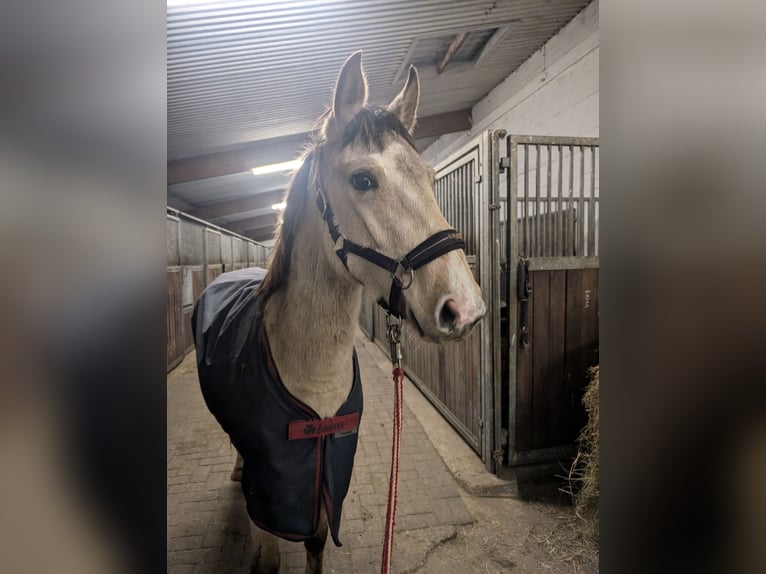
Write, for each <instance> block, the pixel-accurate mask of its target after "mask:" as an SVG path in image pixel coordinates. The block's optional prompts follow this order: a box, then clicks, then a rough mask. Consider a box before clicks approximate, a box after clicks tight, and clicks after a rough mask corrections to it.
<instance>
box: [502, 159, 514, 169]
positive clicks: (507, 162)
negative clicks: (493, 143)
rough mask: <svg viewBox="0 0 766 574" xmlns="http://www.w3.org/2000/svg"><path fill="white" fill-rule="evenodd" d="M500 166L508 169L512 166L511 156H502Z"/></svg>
mask: <svg viewBox="0 0 766 574" xmlns="http://www.w3.org/2000/svg"><path fill="white" fill-rule="evenodd" d="M500 167H502V168H504V169H508V168H509V167H511V158H509V157H501V158H500Z"/></svg>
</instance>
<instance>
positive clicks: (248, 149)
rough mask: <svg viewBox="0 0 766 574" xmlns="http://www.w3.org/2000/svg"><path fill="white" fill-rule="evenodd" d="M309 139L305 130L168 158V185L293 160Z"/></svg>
mask: <svg viewBox="0 0 766 574" xmlns="http://www.w3.org/2000/svg"><path fill="white" fill-rule="evenodd" d="M308 138H309V133H308V132H304V133H300V134H294V135H290V136H286V137H281V138H271V139H267V140H260V141H255V142H252V143H250V144H248V145H246V146H243V147H241V148H237V149H234V150H229V151H224V152H220V153H212V154H210V155H201V156H196V157H190V158H185V159H176V160H171V161H169V162H168V185H173V184H175V183H183V182H186V181H195V180H198V179H207V178H210V177H218V176H221V175H229V174H232V173H242V172H244V171H250V169H251V168H253V167H255V166H258V165H266V164H270V163H276V162H280V161H285V160H287V159H292V158H294V157H295V156H297V155H298V154H299V153H300V150H301V147H302V146H303V145H304V144H305V143H306V142H307V141H308Z"/></svg>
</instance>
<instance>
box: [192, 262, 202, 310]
mask: <svg viewBox="0 0 766 574" xmlns="http://www.w3.org/2000/svg"><path fill="white" fill-rule="evenodd" d="M204 289H205V270H204V269H201V268H200V269H192V293H193V296H194V302H195V303H196V302H197V299H199V296H200V295H202V291H203V290H204Z"/></svg>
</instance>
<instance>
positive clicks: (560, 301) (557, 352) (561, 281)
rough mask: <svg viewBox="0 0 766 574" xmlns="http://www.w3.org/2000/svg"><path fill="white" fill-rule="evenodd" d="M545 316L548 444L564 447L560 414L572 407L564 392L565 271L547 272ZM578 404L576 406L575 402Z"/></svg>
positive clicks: (563, 420)
mask: <svg viewBox="0 0 766 574" xmlns="http://www.w3.org/2000/svg"><path fill="white" fill-rule="evenodd" d="M548 278H549V281H550V289H549V294H550V297H549V300H548V306H547V309H546V311H547V314H548V327H547V333H546V335H547V338H548V345H547V346H548V358H547V368H546V374H545V376H546V380H547V381H548V384H547V387H548V388H547V392H546V403H545V404H546V407H547V414H548V416H549V417H550V418H549V422H550V424H549V429H550V435H549V438H548V443H549V444H553V445H560V444H566V443H568V442H570V439H571V437H570V436H569V434H568V429H567V425H566V416H562V413H566V412H568V410H569V409H571V408H572V405H571V404H570V401H569V397H568V396H567V395H566V393H565V392H564V390H565V389H564V361H565V356H564V350H565V346H566V339H565V337H566V279H567V272H566V271H563V270H562V271H551V272H549V273H548ZM578 404H579V403H578Z"/></svg>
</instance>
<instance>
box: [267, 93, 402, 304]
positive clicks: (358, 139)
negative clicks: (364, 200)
mask: <svg viewBox="0 0 766 574" xmlns="http://www.w3.org/2000/svg"><path fill="white" fill-rule="evenodd" d="M330 117H331V110H330V109H328V110H326V111H325V112H324V113H323V114H322V115H321V116H319V119H318V120H317V124H316V126H315V127H314V130H313V131H312V134H311V139H310V141H309V143H308V144H307V146H306V148H305V150H304V152H303V154H302V156H301V158H302V159H303V163H302V164H301V167H300V168H298V171H296V172H295V173H294V174H293V176H292V178H291V179H290V183H289V185H288V187H287V190H288V191H287V194H286V195H285V200H284V201H285V204H286V205H285V209H284V211H283V212H282V217H281V219H280V222H279V226H278V228H277V231H276V237H275V241H274V247H273V250H272V252H271V257H270V262H269V266H268V271H267V273H266V277H265V278H264V279H263V282H262V283H261V284H260V286H259V287H258V290H257V292H256V295H257V296H260V297H261V301H262V303H265V302H266V301H267V300H268V298H269V297H271V295H273V294H274V293H276V292H277V291H279V290H280V289H282V288H283V287H284V286H285V285H286V284H287V280H288V278H289V276H290V258H291V255H292V251H293V241H294V239H295V234H296V232H297V230H298V226H299V225H300V222H301V220H302V219H303V212H304V208H305V205H306V200H307V199H308V196H309V189H310V188H311V189H313V188H314V187H316V185H315V183H316V182H315V178H317V177H318V175H317V173H318V170H317V169H314V165H313V164H314V162H315V161H318V160H317V158H318V156H319V155H320V153H321V149H322V148H323V146H325V145H326V143H327V142H326V140H325V138H324V132H325V130H324V125H325V123H326V122H327V121H328V120H329V118H330ZM387 133H392V134H395V135H397V136H399V137H401V138H402V139H403V140H404V141H405V142H407V143H408V144H409V145H410V146H411V147H412V148H413V149H414V150H416V151H417V146H416V145H415V141H414V140H413V138H412V135H411V134H410V132H409V131H407V128H405V127H404V125H403V124H402V122H401V121H400V120H399V118H398V116H397V115H396V114H394V113H392V112H390V111H388V110H387V109H386V108H384V107H380V106H373V105H368V106H365V107H363V108H362V109H361V110H360V111H359V113H358V114H357V115H356V116H355V117H354V119H353V120H351V121H350V122H349V124H348V125H347V126H346V128H345V129H344V131H343V135H342V138H341V140H340V149H344V148H345V147H347V146H362V147H364V148H365V149H367V150H372V149H377V150H379V151H382V150H383V147H384V142H383V140H384V137H385V135H386V134H387Z"/></svg>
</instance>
